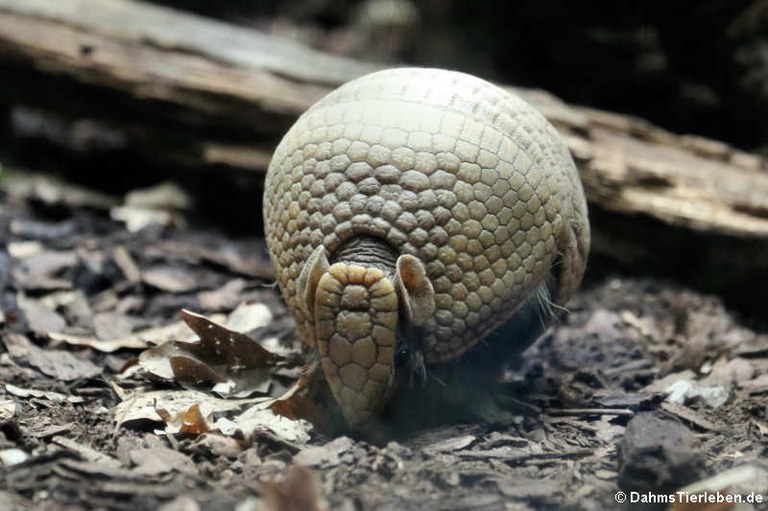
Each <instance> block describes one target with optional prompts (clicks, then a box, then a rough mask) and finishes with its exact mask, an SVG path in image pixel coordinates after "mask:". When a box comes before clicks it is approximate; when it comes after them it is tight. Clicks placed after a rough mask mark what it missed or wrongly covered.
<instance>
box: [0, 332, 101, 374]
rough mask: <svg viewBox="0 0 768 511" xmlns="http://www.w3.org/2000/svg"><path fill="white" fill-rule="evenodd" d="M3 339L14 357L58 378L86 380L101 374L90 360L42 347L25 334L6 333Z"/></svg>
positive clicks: (98, 368) (99, 369)
mask: <svg viewBox="0 0 768 511" xmlns="http://www.w3.org/2000/svg"><path fill="white" fill-rule="evenodd" d="M3 341H4V343H5V347H6V348H7V349H8V353H10V355H11V356H12V357H13V358H14V359H26V361H27V363H28V364H29V365H31V366H33V367H35V368H37V369H38V370H39V371H40V372H41V373H43V374H46V375H48V376H53V377H54V378H56V379H59V380H63V381H73V380H86V379H88V378H93V377H94V376H97V375H99V374H101V368H100V367H97V366H95V365H94V364H93V363H91V362H90V361H88V360H82V359H79V358H77V357H75V356H74V355H73V354H72V353H69V352H68V351H63V350H52V349H45V350H44V349H41V348H39V347H38V346H35V345H34V344H32V343H31V342H29V340H27V338H26V337H24V336H23V335H19V334H15V333H6V334H5V336H4V337H3Z"/></svg>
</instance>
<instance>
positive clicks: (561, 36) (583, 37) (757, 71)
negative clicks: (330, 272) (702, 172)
mask: <svg viewBox="0 0 768 511" xmlns="http://www.w3.org/2000/svg"><path fill="white" fill-rule="evenodd" d="M161 3H164V4H166V5H170V6H173V7H176V8H179V9H189V10H192V11H195V12H198V13H200V14H204V15H207V16H216V17H219V18H222V19H225V20H227V21H229V22H233V23H239V24H243V25H246V26H252V27H255V28H257V29H259V30H263V31H266V32H268V33H272V34H275V35H278V36H281V37H285V38H290V39H295V40H298V41H301V42H303V43H305V44H308V45H310V46H313V47H315V48H319V49H322V50H325V51H329V52H332V53H338V54H343V55H348V56H352V57H357V58H362V59H370V60H376V61H381V62H390V63H409V64H414V65H429V66H438V67H448V68H454V69H458V70H462V71H466V72H470V73H474V74H477V75H479V76H483V77H485V78H488V79H492V80H495V81H499V82H503V83H509V84H515V85H522V86H527V87H537V88H542V89H545V90H547V91H550V92H552V93H554V94H556V95H557V96H559V97H561V98H562V99H564V100H566V101H568V102H572V103H577V104H582V105H592V106H595V107H599V108H603V109H607V110H614V111H618V112H626V113H631V114H635V115H638V116H641V117H644V118H646V119H649V120H651V121H653V122H655V123H657V124H660V125H661V126H663V127H666V128H668V129H670V130H672V131H674V132H679V133H697V134H701V135H705V136H708V137H712V138H715V139H718V140H723V141H727V142H729V143H731V144H734V145H736V146H738V147H741V148H745V149H750V150H756V151H762V152H764V153H765V152H766V151H768V121H767V119H768V2H766V1H765V0H703V1H702V0H664V1H658V0H651V1H646V2H614V1H609V0H588V1H585V0H538V1H535V2H520V1H515V2H496V1H492V0H421V1H419V0H289V1H278V0H261V1H257V2H253V1H247V0H223V1H219V2H206V1H204V0H162V1H161Z"/></svg>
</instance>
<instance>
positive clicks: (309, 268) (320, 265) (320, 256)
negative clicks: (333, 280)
mask: <svg viewBox="0 0 768 511" xmlns="http://www.w3.org/2000/svg"><path fill="white" fill-rule="evenodd" d="M327 269H328V254H327V253H326V252H325V247H324V246H322V245H320V246H319V247H317V248H316V249H315V250H314V252H312V255H310V256H309V259H307V262H306V263H304V267H303V268H302V269H301V273H300V274H299V278H298V279H297V280H296V295H297V296H298V297H299V305H300V306H301V308H302V309H303V310H304V312H305V313H306V314H307V315H308V316H309V317H314V313H315V292H316V291H317V283H318V282H320V277H322V276H323V274H324V273H325V271H326V270H327Z"/></svg>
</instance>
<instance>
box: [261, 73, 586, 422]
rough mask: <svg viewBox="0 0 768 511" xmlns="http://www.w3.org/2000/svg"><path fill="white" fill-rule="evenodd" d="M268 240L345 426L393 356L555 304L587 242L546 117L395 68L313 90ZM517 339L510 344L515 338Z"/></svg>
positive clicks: (430, 356)
mask: <svg viewBox="0 0 768 511" xmlns="http://www.w3.org/2000/svg"><path fill="white" fill-rule="evenodd" d="M264 222H265V233H266V238H267V245H268V249H269V252H270V257H271V260H272V264H273V265H274V267H275V270H276V274H277V281H278V284H279V286H280V289H281V291H282V293H283V296H284V297H285V300H286V302H287V304H288V306H289V308H290V309H291V311H292V313H293V315H294V317H295V318H296V322H297V324H298V328H299V332H300V335H301V336H302V338H303V339H304V341H305V342H306V343H307V344H308V345H310V346H313V347H316V348H317V350H318V351H319V355H320V360H321V364H322V368H323V371H324V372H325V376H326V379H327V381H328V384H329V386H330V388H331V390H332V392H333V395H334V397H335V398H336V400H337V402H338V403H339V405H340V408H341V410H342V412H343V414H344V416H345V418H346V420H347V422H349V423H350V424H351V425H355V424H360V423H363V422H366V421H368V420H370V419H371V418H372V417H373V415H374V414H375V413H376V412H377V410H378V409H379V408H381V406H382V405H383V404H384V403H386V401H387V399H388V396H389V395H390V393H391V391H392V387H393V382H394V371H395V362H394V361H395V355H396V352H397V351H398V350H399V349H400V347H401V346H402V345H403V344H404V343H408V342H410V341H409V339H413V338H414V336H417V337H418V340H419V342H418V345H419V347H418V349H420V350H421V352H422V354H423V357H424V360H425V361H426V363H427V364H434V363H442V362H447V361H450V360H452V359H455V358H457V357H459V356H461V355H462V354H463V353H464V352H465V351H466V350H467V349H469V348H470V347H471V346H472V345H474V344H475V343H477V342H478V341H479V340H481V339H483V338H484V337H485V336H486V335H488V334H489V333H490V332H491V331H492V330H493V329H494V328H496V327H498V326H499V325H500V324H501V323H503V322H504V321H505V320H506V319H508V318H509V317H510V316H511V315H512V314H513V313H514V312H515V310H516V309H517V308H518V307H519V306H520V305H522V304H523V303H524V302H526V301H527V300H528V299H529V298H531V297H532V296H535V295H536V294H537V293H541V294H542V296H549V295H547V294H546V292H545V291H547V290H551V291H552V294H553V297H552V298H553V301H554V302H555V303H557V304H562V303H564V302H565V301H566V300H567V299H568V298H569V297H570V296H571V294H572V293H573V292H574V291H575V290H576V288H577V287H578V285H579V283H580V281H581V278H582V275H583V273H584V268H585V263H586V258H587V253H588V250H589V224H588V221H587V208H586V202H585V199H584V193H583V191H582V186H581V183H580V181H579V178H578V174H577V171H576V168H575V166H574V164H573V161H572V159H571V157H570V155H569V153H568V150H567V149H566V148H565V146H564V145H563V143H562V142H561V140H560V138H559V137H558V135H557V133H556V131H555V129H554V128H553V127H552V126H551V125H550V124H549V123H548V122H547V121H546V120H545V119H544V117H543V116H542V115H541V114H539V113H538V112H537V111H536V110H534V109H533V108H532V107H531V106H529V105H528V104H527V103H525V102H524V101H523V100H521V99H520V98H518V97H516V96H514V95H511V94H509V93H507V92H505V91H504V90H502V89H500V88H498V87H496V86H494V85H492V84H490V83H488V82H485V81H483V80H481V79H479V78H476V77H473V76H470V75H467V74H463V73H458V72H452V71H444V70H437V69H420V68H402V69H390V70H385V71H380V72H376V73H373V74H370V75H367V76H363V77H361V78H358V79H356V80H353V81H351V82H349V83H347V84H345V85H343V86H341V87H339V88H338V89H336V90H335V91H333V92H331V93H330V94H328V95H327V96H326V97H324V98H323V99H321V100H320V101H318V102H317V103H316V104H315V105H314V106H312V107H311V108H310V109H309V110H308V111H307V112H305V113H304V114H303V115H302V116H301V117H300V118H299V119H298V121H296V124H294V125H293V127H292V128H291V129H290V131H288V133H287V134H286V135H285V137H284V138H283V140H282V141H281V142H280V144H279V146H278V147H277V149H276V150H275V153H274V156H273V158H272V162H271V164H270V166H269V170H268V172H267V177H266V184H265V192H264ZM511 342H513V341H511Z"/></svg>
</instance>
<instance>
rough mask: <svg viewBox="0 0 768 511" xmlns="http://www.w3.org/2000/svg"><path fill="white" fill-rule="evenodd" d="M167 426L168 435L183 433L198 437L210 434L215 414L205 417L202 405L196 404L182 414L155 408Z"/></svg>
mask: <svg viewBox="0 0 768 511" xmlns="http://www.w3.org/2000/svg"><path fill="white" fill-rule="evenodd" d="M155 411H156V412H157V414H158V415H159V416H160V417H161V418H162V419H163V421H164V422H165V424H166V428H165V432H166V433H181V434H183V435H190V436H197V435H201V434H203V433H208V432H209V431H210V430H211V427H212V424H213V413H209V414H208V415H206V416H203V414H202V412H201V411H200V405H198V404H194V405H192V406H190V407H189V408H187V409H186V410H184V411H182V412H180V413H171V412H169V411H167V410H165V409H163V408H155Z"/></svg>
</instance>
